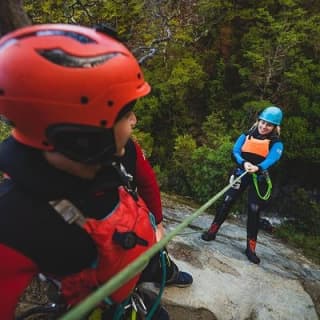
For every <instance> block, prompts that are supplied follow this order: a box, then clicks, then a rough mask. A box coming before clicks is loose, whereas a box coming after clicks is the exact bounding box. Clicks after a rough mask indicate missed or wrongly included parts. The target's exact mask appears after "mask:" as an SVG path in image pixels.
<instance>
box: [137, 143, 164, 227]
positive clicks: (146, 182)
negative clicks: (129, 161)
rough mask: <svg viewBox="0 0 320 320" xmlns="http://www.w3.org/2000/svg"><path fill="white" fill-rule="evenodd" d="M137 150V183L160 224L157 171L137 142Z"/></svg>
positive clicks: (161, 216) (160, 210)
mask: <svg viewBox="0 0 320 320" xmlns="http://www.w3.org/2000/svg"><path fill="white" fill-rule="evenodd" d="M135 146H136V151H137V160H136V183H137V187H138V192H139V195H140V196H141V198H142V199H143V200H144V201H145V203H146V205H147V207H148V208H149V210H150V211H151V212H152V213H153V215H154V216H155V218H156V223H157V224H159V223H160V222H161V221H162V220H163V215H162V205H161V196H160V189H159V185H158V182H157V178H156V175H155V172H154V171H153V169H152V167H151V165H150V163H149V161H148V160H147V159H146V158H145V156H144V154H143V152H142V150H141V147H140V146H139V145H138V143H136V142H135Z"/></svg>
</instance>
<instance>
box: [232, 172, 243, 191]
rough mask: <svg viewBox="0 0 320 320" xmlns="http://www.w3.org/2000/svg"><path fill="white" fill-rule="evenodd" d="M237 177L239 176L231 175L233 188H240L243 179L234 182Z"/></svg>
mask: <svg viewBox="0 0 320 320" xmlns="http://www.w3.org/2000/svg"><path fill="white" fill-rule="evenodd" d="M236 179H237V176H235V175H234V174H232V175H231V176H230V179H229V183H230V184H232V189H235V190H239V189H240V186H241V179H240V180H238V181H236V182H234V180H236Z"/></svg>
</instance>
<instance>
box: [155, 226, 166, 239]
mask: <svg viewBox="0 0 320 320" xmlns="http://www.w3.org/2000/svg"><path fill="white" fill-rule="evenodd" d="M164 234H165V230H164V227H163V224H162V222H160V223H159V224H157V229H156V239H157V242H159V241H160V240H161V239H162V238H163V237H164Z"/></svg>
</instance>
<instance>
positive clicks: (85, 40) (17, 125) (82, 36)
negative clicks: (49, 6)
mask: <svg viewBox="0 0 320 320" xmlns="http://www.w3.org/2000/svg"><path fill="white" fill-rule="evenodd" d="M149 92H150V86H149V84H148V83H147V82H145V80H144V78H143V74H142V71H141V69H140V67H139V65H138V63H137V61H136V59H135V58H134V57H133V55H132V54H131V53H130V51H129V50H128V49H127V48H126V47H125V46H124V45H123V44H122V43H121V42H119V41H118V40H117V39H115V38H113V37H112V36H110V35H107V34H105V33H103V32H100V31H97V30H95V29H90V28H86V27H80V26H75V25H64V24H48V25H34V26H29V27H25V28H22V29H19V30H17V31H15V32H12V33H10V34H7V35H6V36H4V37H3V38H2V39H0V114H1V115H2V116H3V117H4V118H5V119H6V120H8V121H9V122H10V123H12V125H13V127H14V129H13V136H14V137H15V138H16V139H17V140H18V141H20V142H21V143H23V144H26V145H29V146H32V147H35V148H39V149H42V150H52V149H55V148H56V146H55V145H54V142H53V141H54V139H50V135H51V137H53V136H54V134H52V130H51V129H52V128H61V126H62V127H64V128H69V131H70V128H71V132H72V133H73V134H75V132H78V131H81V128H84V129H85V130H84V131H87V132H90V133H92V132H94V131H95V129H98V130H100V132H102V131H103V130H105V132H107V131H110V128H112V127H113V125H114V123H115V121H116V119H117V116H118V114H119V112H120V111H121V110H122V109H123V108H124V107H125V106H127V105H128V104H130V102H133V101H135V100H136V99H138V98H140V97H142V96H145V95H146V94H148V93H149ZM50 131H51V133H50ZM53 131H54V130H53ZM58 131H59V130H58ZM66 131H68V130H66ZM111 131H112V130H111ZM81 132H83V131H81ZM109 140H110V139H109Z"/></svg>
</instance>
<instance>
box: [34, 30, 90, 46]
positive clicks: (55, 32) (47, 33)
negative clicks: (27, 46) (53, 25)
mask: <svg viewBox="0 0 320 320" xmlns="http://www.w3.org/2000/svg"><path fill="white" fill-rule="evenodd" d="M36 36H38V37H43V36H44V37H47V36H63V37H68V38H72V39H74V40H76V41H78V42H81V43H95V42H96V41H94V40H93V39H90V38H88V37H86V36H84V35H83V34H80V33H76V32H72V31H64V30H41V31H38V32H37V33H36Z"/></svg>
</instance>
